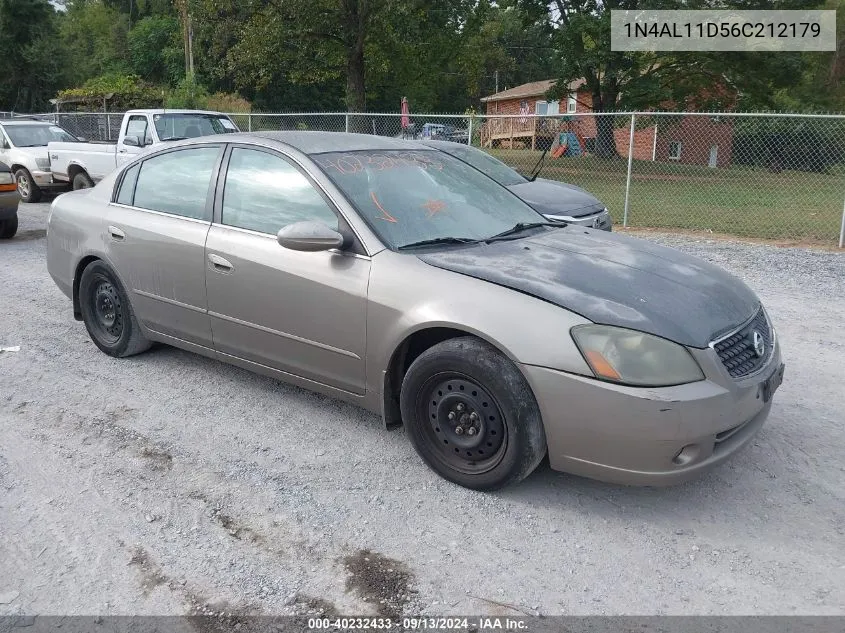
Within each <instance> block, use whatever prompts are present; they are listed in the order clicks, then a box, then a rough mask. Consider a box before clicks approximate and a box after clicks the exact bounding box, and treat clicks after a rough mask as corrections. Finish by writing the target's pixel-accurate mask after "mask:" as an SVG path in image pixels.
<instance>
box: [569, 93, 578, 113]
mask: <svg viewBox="0 0 845 633" xmlns="http://www.w3.org/2000/svg"><path fill="white" fill-rule="evenodd" d="M577 107H578V104H577V103H576V101H575V93H574V92H573V93H572V94H571V95H569V99H567V100H566V113H567V114H572V113H573V112H575V109H576V108H577Z"/></svg>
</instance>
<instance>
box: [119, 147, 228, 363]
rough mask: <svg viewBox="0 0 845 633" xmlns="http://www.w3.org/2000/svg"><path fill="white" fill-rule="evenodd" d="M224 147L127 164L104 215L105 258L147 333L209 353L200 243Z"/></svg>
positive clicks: (178, 151)
mask: <svg viewBox="0 0 845 633" xmlns="http://www.w3.org/2000/svg"><path fill="white" fill-rule="evenodd" d="M223 150H224V145H223V144H207V145H201V146H194V147H189V148H175V149H173V150H170V151H167V152H163V153H158V154H155V155H153V156H151V157H150V158H148V159H146V160H144V161H142V162H139V163H137V164H135V165H132V166H130V167H129V168H128V169H126V170H125V171H124V172H123V174H122V175H121V179H120V181H119V184H118V187H117V188H116V193H115V198H114V201H113V202H112V204H111V205H110V206H109V212H108V214H107V215H106V219H105V226H104V227H103V230H104V239H105V243H106V254H107V257H108V259H109V261H110V262H111V263H112V265H113V266H114V267H115V268H116V270H117V272H118V274H119V275H120V277H121V279H122V281H123V283H124V285H126V286H127V287H128V289H129V291H130V293H131V300H132V306H133V307H134V309H135V314H136V316H137V317H138V318H139V319H140V320H141V321H142V322H143V323H144V325H146V326H147V327H148V328H150V329H152V330H154V331H156V332H158V333H160V334H164V335H166V336H171V337H175V338H178V339H181V340H184V341H188V342H190V343H194V344H196V345H201V346H203V347H205V348H208V349H209V350H210V349H211V347H212V343H211V324H210V322H209V317H208V305H207V302H206V293H205V240H206V236H207V234H208V229H209V227H210V226H211V216H212V208H213V191H214V185H215V182H216V176H217V172H218V170H219V168H220V167H219V166H220V160H221V158H222V155H223Z"/></svg>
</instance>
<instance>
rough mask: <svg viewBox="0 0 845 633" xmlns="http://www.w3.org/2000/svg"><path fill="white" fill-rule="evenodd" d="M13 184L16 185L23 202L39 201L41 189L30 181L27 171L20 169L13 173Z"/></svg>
mask: <svg viewBox="0 0 845 633" xmlns="http://www.w3.org/2000/svg"><path fill="white" fill-rule="evenodd" d="M15 182H16V183H17V184H18V193H19V194H21V200H23V201H24V202H38V201H39V200H41V189H39V187H38V185H36V184H35V181H34V180H33V179H32V174H30V173H29V170H27V169H25V168H24V167H21V168H20V169H19V170H17V171H16V172H15Z"/></svg>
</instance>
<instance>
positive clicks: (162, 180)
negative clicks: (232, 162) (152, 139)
mask: <svg viewBox="0 0 845 633" xmlns="http://www.w3.org/2000/svg"><path fill="white" fill-rule="evenodd" d="M219 153H220V149H219V148H217V147H197V148H192V149H183V150H178V151H174V152H168V153H166V154H160V155H158V156H154V157H152V158H149V159H147V160H145V161H144V162H143V163H142V164H141V171H140V173H139V174H138V184H137V185H136V186H135V200H134V206H136V207H140V208H142V209H150V210H152V211H162V212H164V213H173V214H174V215H181V216H183V217H186V218H194V219H197V220H209V219H210V218H209V217H208V214H207V213H206V199H207V198H208V185H209V183H210V182H211V175H212V173H213V172H214V165H215V163H216V162H217V156H218V155H219Z"/></svg>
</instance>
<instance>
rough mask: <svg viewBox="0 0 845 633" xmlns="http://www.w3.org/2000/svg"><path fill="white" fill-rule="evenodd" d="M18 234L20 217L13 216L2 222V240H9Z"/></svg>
mask: <svg viewBox="0 0 845 633" xmlns="http://www.w3.org/2000/svg"><path fill="white" fill-rule="evenodd" d="M17 232H18V216H17V215H13V216H12V217H11V218H8V219H6V220H0V240H8V239H11V238H13V237H15V233H17Z"/></svg>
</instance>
